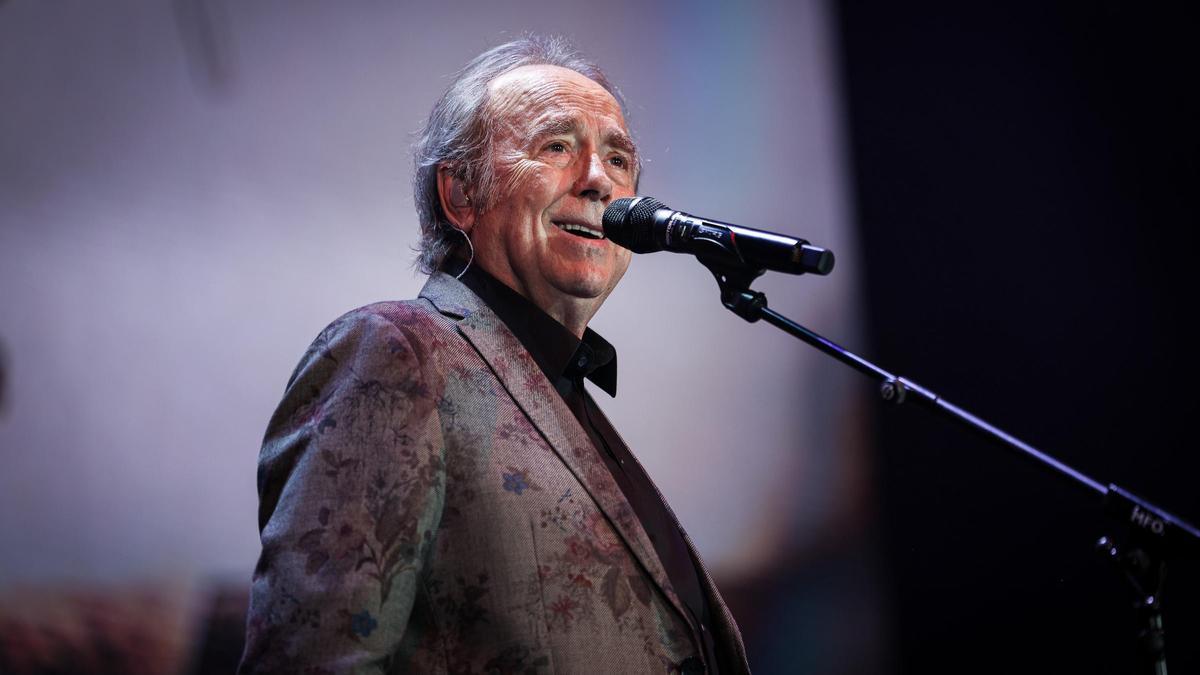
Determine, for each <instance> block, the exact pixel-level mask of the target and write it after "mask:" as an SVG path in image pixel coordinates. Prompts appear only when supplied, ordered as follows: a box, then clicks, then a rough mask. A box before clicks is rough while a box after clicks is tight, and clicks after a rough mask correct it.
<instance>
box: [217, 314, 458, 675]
mask: <svg viewBox="0 0 1200 675" xmlns="http://www.w3.org/2000/svg"><path fill="white" fill-rule="evenodd" d="M418 335H419V333H418V332H415V331H414V330H413V329H411V328H409V327H407V326H405V325H404V324H403V323H402V322H401V323H399V324H398V323H395V322H393V321H392V320H391V319H389V318H385V317H383V316H380V315H379V314H378V313H375V312H372V311H370V309H369V308H366V309H363V310H357V311H356V312H352V313H350V314H348V315H346V316H345V317H342V318H341V319H339V320H338V321H335V322H334V323H333V324H331V325H330V326H329V327H328V328H326V329H325V330H324V331H323V332H322V333H321V335H319V336H318V337H317V339H316V341H315V342H313V344H312V346H311V347H309V349H308V351H307V352H306V353H305V355H304V357H303V358H302V359H301V362H300V364H299V365H298V366H297V368H296V371H295V373H293V375H292V378H291V381H290V382H289V383H288V387H287V391H286V393H285V395H284V398H283V401H282V402H281V403H280V405H279V407H278V409H277V410H276V411H275V414H274V415H273V417H272V419H271V422H270V424H269V426H268V429H267V433H266V437H265V439H264V442H263V447H262V452H261V454H260V458H259V468H258V489H259V500H260V506H259V529H260V531H261V535H262V554H261V557H260V558H259V561H258V565H257V566H256V568H255V572H254V578H253V583H252V586H251V599H250V609H249V613H248V616H247V628H246V648H245V652H244V654H243V658H242V663H241V666H240V668H239V672H240V673H268V672H280V673H283V672H287V673H293V672H294V673H299V672H305V673H324V672H331V673H334V672H336V673H377V672H386V671H387V670H388V669H389V667H390V662H391V659H392V656H393V654H394V653H395V652H396V649H397V647H398V646H399V645H400V643H401V641H402V640H405V639H406V635H405V632H406V626H407V624H408V620H409V616H410V614H411V613H412V609H413V602H414V598H415V596H416V594H417V589H418V586H419V584H420V583H421V581H420V579H421V577H422V574H423V571H424V569H425V568H426V564H425V560H426V558H427V556H428V552H429V549H430V545H431V543H432V540H433V533H434V532H436V530H437V526H438V522H439V520H440V518H441V511H442V505H443V497H444V494H445V471H444V467H445V462H444V446H443V443H442V433H441V424H440V420H439V418H438V412H437V401H438V400H439V398H440V396H441V391H440V390H441V388H442V384H441V381H440V377H439V376H438V375H437V373H436V369H435V368H433V367H432V365H431V363H430V359H428V358H427V357H428V354H427V353H426V352H425V350H424V349H423V348H422V347H421V344H420V340H419V339H418ZM407 639H413V636H411V635H409V636H407Z"/></svg>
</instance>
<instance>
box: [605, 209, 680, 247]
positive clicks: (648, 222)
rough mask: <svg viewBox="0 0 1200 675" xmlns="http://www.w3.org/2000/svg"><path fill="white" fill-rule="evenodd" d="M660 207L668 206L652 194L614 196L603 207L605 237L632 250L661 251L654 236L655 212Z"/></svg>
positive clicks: (660, 245) (659, 244)
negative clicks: (605, 206)
mask: <svg viewBox="0 0 1200 675" xmlns="http://www.w3.org/2000/svg"><path fill="white" fill-rule="evenodd" d="M661 209H667V205H666V204H663V203H662V202H660V201H658V200H657V199H655V198H653V197H623V198H621V199H615V200H613V202H612V203H611V204H609V205H608V208H606V209H604V236H606V237H608V238H609V239H611V240H613V243H615V244H618V245H620V246H624V247H625V248H627V249H629V250H631V251H633V252H634V253H653V252H654V251H661V250H663V245H662V244H661V243H659V242H658V240H657V237H655V236H654V214H655V213H657V212H658V211H659V210H661ZM668 210H669V209H668Z"/></svg>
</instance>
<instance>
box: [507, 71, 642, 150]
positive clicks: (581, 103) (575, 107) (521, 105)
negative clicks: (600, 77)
mask: <svg viewBox="0 0 1200 675" xmlns="http://www.w3.org/2000/svg"><path fill="white" fill-rule="evenodd" d="M488 114H489V115H490V116H491V117H492V118H493V121H494V122H496V123H498V124H499V126H501V127H504V128H508V129H511V130H512V131H513V132H515V133H524V132H527V131H529V130H530V129H533V128H535V127H537V126H540V125H541V124H542V123H543V122H544V121H545V120H546V119H547V118H561V117H577V118H579V120H578V121H579V122H580V123H585V124H586V123H591V122H592V121H595V122H597V123H598V124H600V125H601V126H615V127H617V128H619V129H620V130H621V131H623V132H625V133H626V134H627V133H628V129H627V127H626V125H625V116H624V115H622V114H621V106H620V104H618V103H617V100H616V99H615V98H613V95H612V94H610V93H608V90H606V89H605V88H604V87H602V86H600V85H599V84H597V83H596V82H595V81H594V80H592V79H591V78H589V77H586V76H584V75H582V74H580V73H577V72H575V71H574V70H571V69H569V68H562V67H560V66H550V65H535V66H521V67H520V68H514V69H513V70H510V71H508V72H507V73H504V74H503V75H500V76H499V77H497V78H495V79H494V80H492V81H491V82H490V83H488Z"/></svg>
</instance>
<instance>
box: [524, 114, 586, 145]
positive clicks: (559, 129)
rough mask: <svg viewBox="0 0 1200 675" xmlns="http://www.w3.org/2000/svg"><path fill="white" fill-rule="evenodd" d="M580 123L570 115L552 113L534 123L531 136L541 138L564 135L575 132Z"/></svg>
mask: <svg viewBox="0 0 1200 675" xmlns="http://www.w3.org/2000/svg"><path fill="white" fill-rule="evenodd" d="M578 126H579V125H578V123H577V121H576V120H575V118H574V117H572V116H570V115H551V116H548V117H545V118H542V119H540V120H538V123H537V124H535V125H534V127H533V130H532V133H530V138H533V139H539V138H545V137H547V136H564V135H567V134H570V133H572V132H574V131H575V130H576V129H577V128H578Z"/></svg>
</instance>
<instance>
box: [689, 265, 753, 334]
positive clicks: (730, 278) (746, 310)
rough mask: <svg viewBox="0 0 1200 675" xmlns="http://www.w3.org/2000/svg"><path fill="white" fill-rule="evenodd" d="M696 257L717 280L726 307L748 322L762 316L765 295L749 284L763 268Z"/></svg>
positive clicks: (722, 302)
mask: <svg viewBox="0 0 1200 675" xmlns="http://www.w3.org/2000/svg"><path fill="white" fill-rule="evenodd" d="M697 259H698V260H699V261H700V263H701V264H703V265H704V266H705V267H707V268H708V271H709V272H712V275H713V277H714V278H715V279H716V280H717V286H718V287H719V288H720V289H721V304H722V305H724V306H725V308H726V309H728V310H729V311H731V312H733V313H734V314H737V315H738V316H740V317H742V318H743V319H745V320H746V321H748V322H750V323H754V322H755V321H758V320H759V319H761V318H762V312H763V310H764V309H766V308H767V296H766V294H765V293H761V292H759V291H756V290H753V289H751V288H750V284H752V283H754V280H755V279H757V278H759V277H761V276H762V275H763V273H765V272H766V270H765V269H755V268H753V267H749V266H746V265H730V264H729V263H727V262H724V261H721V260H717V259H715V258H710V257H708V256H697Z"/></svg>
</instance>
